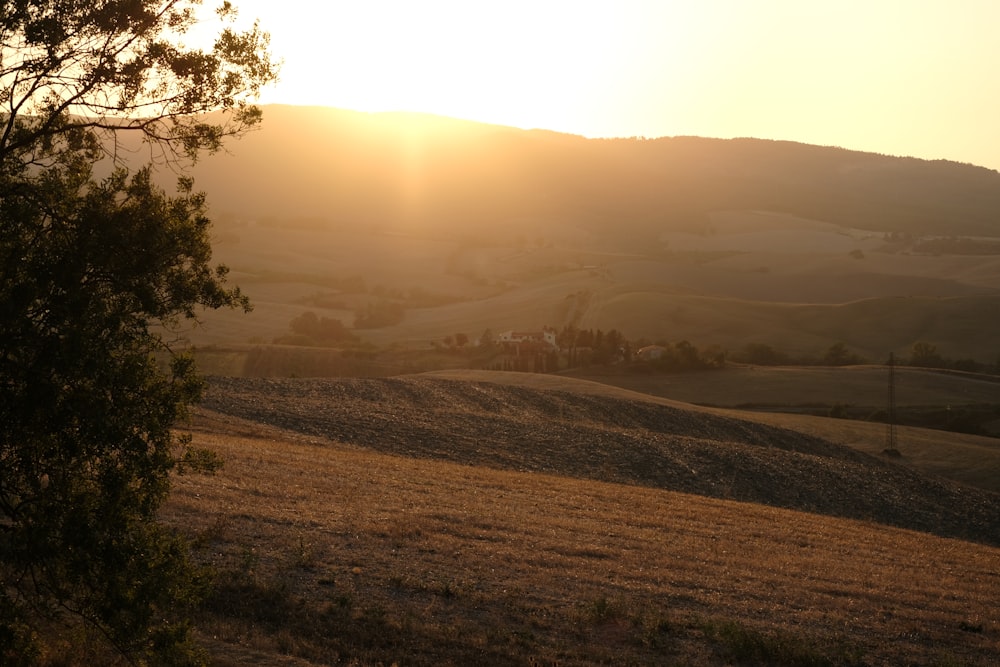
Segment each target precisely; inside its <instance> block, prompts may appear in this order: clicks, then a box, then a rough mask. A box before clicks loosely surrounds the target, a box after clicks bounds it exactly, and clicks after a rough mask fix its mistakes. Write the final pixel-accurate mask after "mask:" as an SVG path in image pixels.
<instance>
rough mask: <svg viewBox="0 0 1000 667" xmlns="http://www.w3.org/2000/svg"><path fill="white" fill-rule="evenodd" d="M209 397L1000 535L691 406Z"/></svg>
mask: <svg viewBox="0 0 1000 667" xmlns="http://www.w3.org/2000/svg"><path fill="white" fill-rule="evenodd" d="M204 407H205V408H207V409H210V410H213V411H216V412H219V413H222V414H227V415H230V416H232V417H238V418H241V419H247V420H253V421H256V422H261V423H264V424H268V425H271V426H274V427H278V428H281V429H284V430H287V431H292V432H297V433H300V434H303V435H307V436H311V437H318V438H324V439H330V440H333V441H336V442H341V443H346V444H350V445H355V446H359V447H364V448H366V449H370V450H374V451H379V452H382V453H389V454H393V455H400V456H407V457H417V458H429V459H435V460H444V461H450V462H454V463H462V464H465V465H473V466H485V467H491V468H499V469H507V470H518V471H530V472H539V473H546V474H556V475H564V476H569V477H575V478H579V479H590V480H595V481H605V482H613V483H618V484H628V485H638V486H644V487H651V488H659V489H665V490H671V491H681V492H685V493H693V494H698V495H703V496H709V497H715V498H723V499H730V500H739V501H743V502H753V503H761V504H767V505H772V506H776V507H785V508H790V509H797V510H808V511H811V512H816V513H821V514H826V515H830V516H837V517H844V518H854V519H867V520H874V521H878V522H880V523H884V524H886V525H893V526H898V527H905V528H909V529H912V530H921V531H926V532H931V533H935V534H939V535H944V536H948V537H958V538H961V539H968V540H973V541H980V542H983V543H987V544H994V545H1000V496H997V495H995V494H991V493H987V492H984V491H980V490H977V489H974V488H971V487H962V486H959V485H957V484H954V483H951V482H947V481H945V480H942V479H930V478H927V477H925V476H922V475H920V474H917V473H916V472H914V471H913V470H910V469H908V468H906V467H903V466H900V465H897V464H894V463H891V462H887V461H885V460H882V459H879V458H876V457H873V456H870V455H867V454H862V453H861V452H859V451H857V450H854V449H851V448H848V447H845V446H842V445H835V444H832V443H830V442H829V441H826V440H822V439H820V438H816V437H813V436H806V435H803V434H801V433H797V432H794V431H791V430H787V429H782V428H776V427H773V426H767V425H763V424H760V423H754V422H750V421H745V420H740V419H735V418H732V417H724V416H718V415H713V414H708V413H705V412H692V411H691V410H689V409H686V408H684V407H682V406H680V405H678V406H676V407H671V406H667V405H660V404H654V403H650V402H643V401H635V400H626V399H622V398H615V397H608V396H595V395H586V394H581V393H578V392H562V391H552V390H543V389H534V388H530V387H524V386H517V385H508V384H497V383H489V382H463V381H452V380H443V379H435V378H431V377H408V378H387V379H368V380H362V379H336V380H335V379H331V380H305V379H300V380H276V379H236V378H213V379H212V382H211V389H210V391H209V394H208V397H207V400H206V401H205V404H204Z"/></svg>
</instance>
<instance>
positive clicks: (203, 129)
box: [0, 0, 275, 664]
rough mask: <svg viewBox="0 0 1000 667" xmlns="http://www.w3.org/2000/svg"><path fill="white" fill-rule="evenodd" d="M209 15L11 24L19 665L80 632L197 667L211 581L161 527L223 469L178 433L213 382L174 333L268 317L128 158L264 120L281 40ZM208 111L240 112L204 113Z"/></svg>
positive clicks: (13, 595) (6, 392)
mask: <svg viewBox="0 0 1000 667" xmlns="http://www.w3.org/2000/svg"><path fill="white" fill-rule="evenodd" d="M198 5H199V3H198V2H197V1H193V0H90V1H89V2H80V1H79V0H12V1H9V2H4V3H3V5H2V11H0V423H2V424H3V426H4V428H3V429H2V430H0V663H3V664H8V663H10V664H17V663H29V662H30V661H31V660H32V656H33V655H36V653H35V652H36V651H37V650H38V646H37V645H36V644H37V642H36V640H37V637H38V633H39V628H45V632H46V633H51V632H54V631H57V630H53V629H54V628H55V629H58V628H60V627H66V625H67V624H70V625H72V624H74V623H75V624H76V625H79V624H80V622H81V621H82V622H83V627H84V628H88V629H89V631H90V632H93V633H96V634H97V635H98V636H100V637H103V638H104V639H105V640H107V642H109V643H110V644H111V645H112V646H113V647H114V648H115V649H117V650H118V651H120V652H121V653H122V654H124V655H126V656H129V657H130V658H131V659H134V660H152V661H153V662H164V663H178V662H184V661H186V660H188V659H194V656H193V654H191V653H189V652H188V650H187V648H186V644H185V641H186V637H187V624H186V622H185V620H184V619H185V614H184V612H185V609H186V606H187V605H189V604H190V603H191V602H192V601H193V600H194V599H195V598H196V596H197V593H198V591H199V587H200V586H201V584H203V583H204V582H203V578H202V577H201V576H200V574H199V572H198V570H197V568H195V567H193V566H192V565H191V563H190V562H189V560H188V557H187V553H186V549H185V547H184V543H183V541H182V540H180V539H179V538H178V537H177V536H176V535H174V534H172V533H171V532H170V531H167V530H166V529H164V528H163V527H161V526H160V525H158V524H157V523H156V514H157V510H158V508H159V507H160V504H161V503H162V501H163V500H164V498H165V497H166V494H167V491H168V489H169V474H170V472H171V471H172V470H173V469H175V467H177V466H178V464H181V463H187V464H188V466H189V467H190V466H191V465H193V464H194V463H195V462H197V461H199V460H204V457H198V456H192V455H191V451H190V450H189V449H188V448H186V446H185V445H186V443H185V442H184V441H183V440H182V439H178V438H176V437H175V436H174V435H173V434H172V430H171V429H172V427H173V425H174V424H175V422H176V421H177V419H178V418H180V417H181V416H183V414H184V412H185V408H186V407H187V406H188V405H189V404H190V403H192V402H193V401H195V400H196V399H197V398H198V396H199V393H200V389H201V383H200V381H199V379H198V378H197V376H196V375H195V374H194V368H193V364H192V362H191V360H190V359H189V358H187V357H185V356H183V355H182V354H175V353H174V352H173V351H172V348H171V340H172V336H173V334H172V333H171V332H172V331H174V330H175V328H176V327H177V326H178V325H179V324H181V323H182V322H183V321H185V320H188V319H191V318H195V317H196V315H197V312H198V310H199V309H200V308H204V307H207V308H219V307H233V306H236V307H244V308H248V307H249V304H248V302H247V300H246V298H245V297H244V296H243V295H242V294H240V292H239V290H238V289H234V288H229V287H227V286H226V284H225V282H226V281H225V279H226V270H225V268H224V267H213V266H212V265H211V246H210V243H209V236H208V229H209V220H208V218H207V217H206V215H205V198H204V196H203V195H201V194H199V193H196V192H195V191H194V189H193V184H192V183H191V181H190V180H189V179H185V178H182V179H180V182H179V187H178V191H177V193H176V194H173V195H169V194H167V193H166V192H164V191H163V190H162V189H160V188H159V187H157V186H156V185H155V184H154V183H153V179H152V174H151V170H150V169H149V168H148V167H143V168H140V169H138V170H137V171H135V173H133V174H129V173H128V172H127V171H126V170H125V168H124V161H123V160H121V159H120V158H121V155H120V154H119V153H118V149H119V147H120V146H121V145H122V143H121V141H120V140H121V138H122V137H123V136H124V135H125V134H127V133H132V134H138V135H140V136H142V137H143V138H144V139H145V140H146V141H147V142H149V145H150V146H151V147H152V148H154V149H157V150H158V151H159V152H158V155H159V157H160V158H162V159H165V160H167V161H169V162H170V163H171V164H172V166H173V167H175V168H182V167H183V163H184V162H185V161H186V160H188V159H194V158H195V157H196V156H197V154H198V152H199V151H202V150H209V151H212V150H216V149H218V148H219V147H220V146H221V142H222V141H223V139H224V138H226V137H228V136H233V135H238V134H240V133H241V132H243V131H245V130H246V129H247V128H249V127H250V126H252V125H253V124H255V123H256V122H257V121H258V120H259V118H260V114H259V112H258V111H257V110H256V109H255V108H254V107H252V106H251V105H249V104H247V103H246V101H245V100H246V99H247V96H248V95H249V96H252V95H254V94H256V93H257V91H259V89H260V87H261V86H262V85H264V84H266V83H267V82H268V81H270V80H272V79H273V78H274V75H275V70H274V65H273V63H272V62H271V58H270V56H269V54H268V53H267V48H266V47H267V38H266V35H265V34H263V33H261V32H260V30H259V29H258V28H257V26H256V25H255V26H253V27H252V28H251V29H250V30H248V31H245V32H237V31H235V30H233V29H231V28H229V27H225V28H223V29H222V30H221V32H220V33H219V36H218V38H217V40H216V42H215V44H214V47H213V48H211V49H209V50H198V49H192V48H186V47H184V46H183V41H184V35H185V33H187V32H188V31H189V30H190V29H191V28H192V27H193V26H194V25H195V22H196V20H197V19H198V15H197V13H196V10H197V9H198ZM233 12H234V10H233V8H232V7H231V6H230V5H229V3H225V5H224V6H223V7H222V8H221V10H220V12H219V15H220V17H221V18H223V19H227V18H231V17H232V16H233ZM226 25H228V24H226ZM209 111H222V112H227V111H228V112H230V113H223V114H221V115H216V116H210V117H209V116H202V115H195V114H203V113H205V112H209ZM151 155H152V153H151ZM108 156H110V157H112V158H113V164H115V165H116V168H115V169H114V170H113V171H112V172H111V173H110V175H108V176H106V177H104V178H101V179H98V178H95V176H94V173H95V172H94V169H95V164H96V163H97V162H98V161H99V160H102V159H105V158H107V157H108ZM158 356H159V357H161V358H162V357H165V358H167V359H169V361H168V362H167V363H166V364H164V363H161V361H160V360H158Z"/></svg>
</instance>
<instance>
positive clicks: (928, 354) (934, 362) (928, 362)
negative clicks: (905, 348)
mask: <svg viewBox="0 0 1000 667" xmlns="http://www.w3.org/2000/svg"><path fill="white" fill-rule="evenodd" d="M910 365H911V366H920V367H922V368H942V367H944V365H945V363H944V359H943V358H942V357H941V355H940V354H939V353H938V349H937V347H936V346H935V345H932V344H931V343H927V342H925V341H917V342H916V343H914V344H913V347H911V348H910Z"/></svg>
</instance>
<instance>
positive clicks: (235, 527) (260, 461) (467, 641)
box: [164, 374, 1000, 666]
mask: <svg viewBox="0 0 1000 667" xmlns="http://www.w3.org/2000/svg"><path fill="white" fill-rule="evenodd" d="M501 375H507V374H501ZM509 375H514V374H509ZM522 377H523V378H525V379H526V382H529V383H530V382H532V381H534V382H538V383H544V382H561V383H564V386H563V387H562V388H561V389H556V388H554V387H534V388H533V387H530V386H527V387H526V386H515V385H511V384H506V385H505V384H503V383H499V384H498V383H487V382H483V381H482V380H483V378H482V377H479V378H478V379H477V380H476V381H455V380H444V379H436V378H433V377H417V378H400V379H398V380H370V381H360V380H353V381H348V380H341V381H322V380H315V381H309V380H286V381H265V380H260V381H237V380H221V379H220V380H216V381H213V383H212V387H211V390H210V394H209V398H208V401H207V403H206V405H205V408H202V409H200V411H199V412H198V414H197V415H196V417H195V419H194V420H193V422H192V423H191V424H190V425H189V428H190V429H191V431H192V433H193V434H194V437H195V442H196V443H197V444H200V445H203V446H206V447H209V448H211V449H213V450H215V451H216V452H218V453H219V454H220V455H221V456H222V457H223V458H224V459H225V461H226V465H225V467H224V468H223V469H222V471H221V472H220V473H219V474H217V475H216V476H211V477H209V476H197V475H185V476H180V477H177V478H176V479H175V488H174V492H173V495H172V497H171V500H170V502H169V504H168V506H167V507H166V509H165V512H164V519H165V520H166V521H167V522H168V523H170V524H172V525H175V526H178V527H179V528H181V529H182V530H183V531H184V532H186V533H187V534H188V535H189V536H190V537H191V538H192V540H193V541H194V544H195V546H196V553H197V554H198V557H199V558H200V559H201V560H203V561H204V562H206V563H207V564H209V565H211V566H212V567H213V568H214V569H215V571H216V573H217V575H216V587H215V590H214V593H213V594H212V596H211V598H210V599H209V601H208V603H207V604H206V606H205V607H204V609H203V610H202V612H201V613H200V615H199V618H198V620H197V627H198V632H199V637H200V639H201V641H202V642H203V644H204V645H205V646H206V648H207V649H208V650H209V652H210V654H211V656H212V658H213V662H214V663H215V664H220V665H237V664H262V665H303V666H304V665H323V664H356V665H376V664H383V665H390V664H398V665H449V664H451V665H466V664H496V665H531V664H535V665H555V664H558V665H594V664H615V665H618V664H691V665H723V664H781V665H900V664H913V665H923V664H926V665H991V664H994V663H995V659H996V656H997V655H998V652H1000V619H997V617H996V607H997V601H998V600H1000V575H998V571H997V567H996V564H997V562H1000V547H998V545H1000V524H998V523H997V522H1000V497H998V496H997V495H996V494H989V493H986V492H981V491H977V490H975V489H972V488H963V487H957V486H952V485H951V484H950V483H948V482H945V481H943V480H932V479H929V478H926V477H923V476H920V475H917V474H916V473H914V472H913V471H912V470H908V469H905V468H901V467H897V466H895V464H892V463H886V462H882V461H879V460H877V459H874V458H871V457H868V456H866V455H864V454H860V453H857V452H854V451H853V450H849V449H847V448H843V447H839V446H836V445H832V444H830V443H828V442H826V441H822V440H818V439H814V438H812V437H809V436H803V435H799V434H797V433H795V432H793V431H787V430H782V429H773V428H769V427H766V426H762V425H756V426H755V425H754V424H752V423H748V422H743V421H740V420H737V419H734V418H732V417H729V416H724V415H721V414H720V415H716V414H711V412H710V411H706V410H701V411H697V410H696V411H692V410H688V409H686V408H684V407H683V406H681V405H679V404H676V403H671V402H669V401H665V400H664V399H651V400H653V401H654V402H653V403H650V402H648V401H647V402H645V404H644V403H643V402H642V401H637V402H632V401H629V400H625V399H622V398H621V396H620V395H619V397H618V399H617V401H616V399H615V398H614V396H613V395H601V394H600V393H599V392H597V391H596V389H595V391H594V393H592V394H590V395H588V393H587V391H586V390H580V389H581V387H584V386H586V385H588V384H590V383H580V382H579V381H575V382H573V381H569V380H565V379H563V380H559V379H558V378H551V377H549V376H530V375H523V374H522ZM545 378H547V379H545ZM501 379H502V378H501ZM508 379H509V378H508ZM260 383H264V384H260ZM567 383H569V384H567ZM570 387H573V388H575V389H577V391H566V389H568V388H570ZM265 388H266V391H262V389H265ZM605 391H608V390H605ZM613 391H617V392H621V390H613ZM657 400H659V401H660V403H656V402H655V401H657ZM209 408H211V409H209ZM421 415H422V416H421ZM658 438H659V444H660V447H659V448H658V449H657V448H654V446H653V445H654V444H655V442H656V441H657V439H658ZM504 443H507V444H506V446H505V445H504ZM602 454H603V455H602ZM730 457H732V458H730ZM789 466H791V468H790V469H789ZM782 471H784V473H785V474H786V475H787V477H784V478H783V477H781V476H780V475H781V474H782ZM832 472H835V473H836V474H832V475H831V474H830V473H832ZM699 480H701V481H699ZM720 482H724V484H720ZM836 484H841V485H847V486H843V487H841V488H839V489H838V488H837V487H836V486H835V485H836ZM911 484H912V485H911ZM830 485H834V486H830ZM851 485H853V486H851ZM848 486H850V487H851V488H850V489H849V490H848V488H847V487H848ZM866 486H874V487H877V488H875V489H867V490H866V488H865V487H866ZM790 488H797V493H786V492H787V491H788V490H789V489H790ZM683 489H687V490H689V491H690V492H681V490H683ZM845 492H846V493H851V494H853V495H854V496H855V498H853V499H849V498H845V497H844V496H845V495H846V493H845ZM953 492H954V493H955V495H952V494H953ZM754 494H757V495H756V496H754ZM827 495H829V496H832V497H829V498H825V496H827ZM748 499H749V500H753V502H748V501H747V500H748ZM866 503H867V504H866ZM871 503H876V504H877V505H879V506H881V507H875V506H873V505H872V504H871ZM779 504H784V505H786V507H778V506H776V505H779ZM859 508H861V509H860V510H859ZM858 511H862V512H864V513H865V514H864V516H860V517H855V518H843V515H848V516H849V515H850V514H851V513H852V512H858ZM947 512H954V513H957V515H961V518H959V517H958V516H957V515H952V516H947ZM833 514H840V515H842V517H841V518H838V517H836V516H831V515H833ZM976 522H979V523H978V524H976ZM887 523H895V524H896V525H897V526H899V525H900V524H909V528H902V527H892V526H890V525H887ZM958 524H963V525H961V526H959V525H958ZM974 525H978V528H975V529H974V530H970V528H972V527H973V526H974ZM914 528H916V529H914ZM934 532H936V533H938V534H936V535H935V534H932V533H934ZM959 533H963V535H962V537H964V539H958V537H959ZM949 534H950V536H947V535H949Z"/></svg>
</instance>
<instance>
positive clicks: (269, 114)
mask: <svg viewBox="0 0 1000 667" xmlns="http://www.w3.org/2000/svg"><path fill="white" fill-rule="evenodd" d="M228 149H229V151H230V153H229V154H220V155H216V156H210V157H207V158H205V159H203V160H202V161H201V162H199V163H198V164H197V165H196V167H195V170H194V173H195V176H196V183H197V186H198V187H199V188H200V189H204V190H206V191H207V192H208V194H209V201H210V203H211V205H212V207H213V210H214V211H215V212H216V213H217V214H223V215H233V216H236V217H239V218H248V219H262V218H268V219H273V220H274V221H276V222H278V223H280V222H282V221H294V220H299V221H303V220H305V221H311V222H312V223H314V224H330V225H337V226H355V225H377V226H379V227H382V228H387V229H392V228H397V227H407V228H412V227H414V226H417V225H419V226H421V227H422V228H424V229H428V230H441V231H445V230H456V229H459V230H460V229H463V228H476V227H483V226H488V225H512V226H517V225H522V226H525V225H526V226H528V227H530V226H532V225H536V224H541V223H542V222H545V223H550V224H551V223H562V224H572V225H574V226H578V227H580V228H582V229H585V230H587V231H590V232H594V233H597V234H598V235H604V234H622V233H629V234H632V235H635V236H637V237H639V238H646V237H649V236H650V235H654V234H655V233H657V232H658V231H662V230H664V229H674V230H676V229H685V230H690V231H701V230H704V229H706V225H708V224H709V223H708V217H707V215H708V213H710V212H712V211H720V210H737V209H738V210H768V211H775V212H780V213H786V214H789V215H794V216H799V217H802V218H809V219H813V220H821V221H825V222H830V223H834V224H837V225H842V226H845V227H853V228H858V229H865V230H872V231H878V232H901V233H908V234H914V235H938V236H953V235H967V236H993V237H1000V216H998V215H997V212H998V211H1000V173H998V172H996V171H993V170H989V169H986V168H983V167H976V166H973V165H968V164H960V163H955V162H948V161H944V160H938V161H928V160H921V159H916V158H901V157H891V156H885V155H878V154H873V153H863V152H858V151H851V150H847V149H843V148H833V147H821V146H812V145H807V144H800V143H794V142H788V141H772V140H761V139H706V138H698V137H666V138H660V139H648V140H647V139H586V138H583V137H579V136H574V135H567V134H559V133H556V132H549V131H541V130H520V129H515V128H509V127H502V126H496V125H487V124H481V123H475V122H472V121H460V120H454V119H449V118H443V117H439V116H431V115H426V114H404V113H375V114H370V113H361V112H353V111H344V110H337V109H327V108H316V107H291V106H266V107H264V123H263V127H262V128H261V129H260V130H259V131H257V132H254V133H252V134H251V135H249V136H247V137H246V138H244V139H243V140H242V141H240V142H234V143H232V144H230V145H229V146H228Z"/></svg>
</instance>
